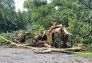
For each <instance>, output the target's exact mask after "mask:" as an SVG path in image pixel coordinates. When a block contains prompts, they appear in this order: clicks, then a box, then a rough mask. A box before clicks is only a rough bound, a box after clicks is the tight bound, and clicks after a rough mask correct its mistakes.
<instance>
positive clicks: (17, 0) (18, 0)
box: [14, 0, 24, 11]
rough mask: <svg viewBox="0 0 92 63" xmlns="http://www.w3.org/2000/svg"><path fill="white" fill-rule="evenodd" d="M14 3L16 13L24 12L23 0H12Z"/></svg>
mask: <svg viewBox="0 0 92 63" xmlns="http://www.w3.org/2000/svg"><path fill="white" fill-rule="evenodd" d="M14 1H15V7H16V11H18V10H20V11H22V10H24V8H23V3H24V0H14Z"/></svg>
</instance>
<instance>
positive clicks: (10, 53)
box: [0, 47, 92, 63]
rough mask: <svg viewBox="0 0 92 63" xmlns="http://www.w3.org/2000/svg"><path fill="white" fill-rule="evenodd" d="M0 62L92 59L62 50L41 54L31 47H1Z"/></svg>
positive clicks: (84, 61)
mask: <svg viewBox="0 0 92 63" xmlns="http://www.w3.org/2000/svg"><path fill="white" fill-rule="evenodd" d="M0 63H92V61H90V60H89V59H88V58H86V57H80V56H75V55H72V54H66V53H60V52H51V53H45V54H41V53H35V52H33V51H32V50H31V49H25V48H4V47H0Z"/></svg>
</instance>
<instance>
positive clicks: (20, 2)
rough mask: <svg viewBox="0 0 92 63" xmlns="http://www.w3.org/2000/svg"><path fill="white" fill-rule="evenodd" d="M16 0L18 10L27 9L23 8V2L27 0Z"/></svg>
mask: <svg viewBox="0 0 92 63" xmlns="http://www.w3.org/2000/svg"><path fill="white" fill-rule="evenodd" d="M14 1H15V7H16V11H18V10H20V11H24V10H25V11H26V9H24V8H23V3H24V1H25V0H14ZM47 1H48V3H50V2H51V1H50V0H47Z"/></svg>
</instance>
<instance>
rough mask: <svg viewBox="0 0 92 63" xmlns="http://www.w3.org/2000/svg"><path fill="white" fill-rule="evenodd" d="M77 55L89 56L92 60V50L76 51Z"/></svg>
mask: <svg viewBox="0 0 92 63" xmlns="http://www.w3.org/2000/svg"><path fill="white" fill-rule="evenodd" d="M75 55H77V56H82V57H87V58H89V60H91V61H92V52H75Z"/></svg>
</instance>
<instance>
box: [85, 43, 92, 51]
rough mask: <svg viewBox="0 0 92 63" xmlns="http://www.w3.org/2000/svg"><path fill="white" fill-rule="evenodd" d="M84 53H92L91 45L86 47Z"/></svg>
mask: <svg viewBox="0 0 92 63" xmlns="http://www.w3.org/2000/svg"><path fill="white" fill-rule="evenodd" d="M86 51H89V52H92V44H91V45H87V48H86Z"/></svg>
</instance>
